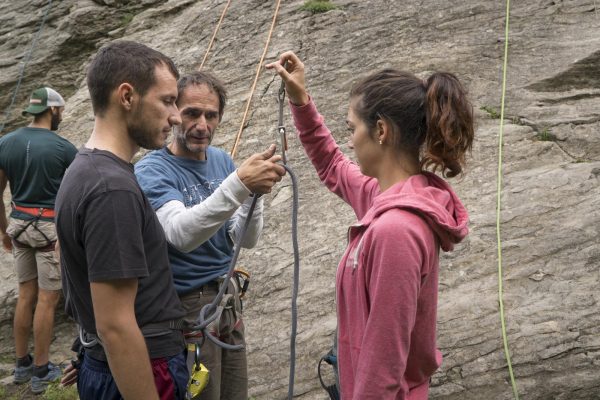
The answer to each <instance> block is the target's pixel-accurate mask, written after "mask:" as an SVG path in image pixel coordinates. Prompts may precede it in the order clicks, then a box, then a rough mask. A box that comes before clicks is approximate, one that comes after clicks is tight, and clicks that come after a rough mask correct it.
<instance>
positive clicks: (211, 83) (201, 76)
mask: <svg viewBox="0 0 600 400" xmlns="http://www.w3.org/2000/svg"><path fill="white" fill-rule="evenodd" d="M191 85H198V86H200V85H206V86H207V87H208V88H209V89H210V90H211V91H213V92H214V93H215V94H216V95H217V97H218V98H219V121H220V120H221V119H222V118H223V112H224V110H225V104H226V103H227V91H226V90H225V86H224V85H223V82H221V81H220V80H219V79H218V78H217V77H216V76H214V75H212V74H210V73H208V72H203V71H195V72H192V73H189V74H187V75H184V76H182V77H181V79H179V81H177V92H178V94H177V101H176V103H177V105H178V106H179V100H180V99H181V95H182V94H183V91H184V90H185V88H187V87H189V86H191Z"/></svg>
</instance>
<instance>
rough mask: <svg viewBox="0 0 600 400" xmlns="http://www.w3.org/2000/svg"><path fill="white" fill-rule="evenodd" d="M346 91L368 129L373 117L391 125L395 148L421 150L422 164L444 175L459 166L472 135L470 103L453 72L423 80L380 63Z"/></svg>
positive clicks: (451, 174) (460, 169)
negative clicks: (383, 67)
mask: <svg viewBox="0 0 600 400" xmlns="http://www.w3.org/2000/svg"><path fill="white" fill-rule="evenodd" d="M350 97H351V98H354V99H356V100H357V101H355V103H354V108H355V109H354V111H355V112H356V113H357V114H358V116H359V117H360V118H362V119H363V120H364V121H365V123H366V124H367V126H368V127H370V128H371V132H374V130H373V128H374V127H375V125H376V123H377V120H378V119H380V118H382V119H385V120H387V121H388V122H389V123H390V124H391V125H392V127H393V133H394V137H393V141H392V143H393V145H394V146H395V147H396V149H398V150H399V151H408V152H412V153H416V154H419V153H420V154H421V157H420V164H421V168H425V169H426V168H431V169H432V170H433V171H434V172H435V171H436V170H437V169H440V170H441V172H442V175H444V176H445V177H453V176H456V175H458V174H460V173H462V171H463V167H464V165H465V154H466V152H467V151H469V150H470V149H471V146H472V143H473V137H474V128H473V107H472V106H471V104H470V103H469V101H468V99H467V97H466V91H465V90H464V88H463V86H462V84H461V83H460V82H459V80H458V79H457V78H456V76H454V75H453V74H450V73H446V72H436V73H434V74H432V75H431V76H430V77H429V78H427V80H422V79H419V78H417V77H416V76H415V75H413V74H411V73H409V72H404V71H398V70H395V69H384V70H382V71H379V72H376V73H374V74H372V75H369V76H368V77H366V78H364V79H363V80H362V81H360V82H358V83H357V84H356V85H355V86H354V87H353V88H352V90H351V92H350Z"/></svg>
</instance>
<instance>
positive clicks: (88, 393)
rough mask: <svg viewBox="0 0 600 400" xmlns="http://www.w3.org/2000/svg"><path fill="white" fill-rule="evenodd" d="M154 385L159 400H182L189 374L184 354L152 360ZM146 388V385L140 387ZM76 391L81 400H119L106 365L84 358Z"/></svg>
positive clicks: (115, 386) (114, 383)
mask: <svg viewBox="0 0 600 400" xmlns="http://www.w3.org/2000/svg"><path fill="white" fill-rule="evenodd" d="M151 363H152V373H153V374H154V383H155V385H156V388H157V389H158V395H159V396H160V399H161V400H173V399H176V400H183V399H185V392H186V389H187V384H188V379H189V374H188V369H187V365H186V353H185V352H183V353H181V354H178V355H176V356H173V357H168V358H155V359H152V360H151ZM141 384H146V383H141ZM77 390H78V392H79V398H80V399H81V400H96V399H102V400H121V399H123V397H122V396H121V393H119V389H117V384H116V382H115V380H114V379H113V377H112V375H111V373H110V369H109V367H108V363H106V362H104V361H99V360H96V359H95V358H92V357H89V356H87V355H84V358H83V363H82V364H81V369H80V370H79V377H78V380H77Z"/></svg>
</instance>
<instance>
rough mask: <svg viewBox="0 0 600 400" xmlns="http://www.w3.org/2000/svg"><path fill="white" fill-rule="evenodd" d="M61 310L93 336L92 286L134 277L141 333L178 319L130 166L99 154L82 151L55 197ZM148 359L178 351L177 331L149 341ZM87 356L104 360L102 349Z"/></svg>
mask: <svg viewBox="0 0 600 400" xmlns="http://www.w3.org/2000/svg"><path fill="white" fill-rule="evenodd" d="M55 210H56V228H57V233H58V238H59V241H60V247H61V264H62V278H63V291H64V293H65V298H66V301H65V303H66V304H65V309H66V312H67V314H68V315H69V316H71V317H73V318H74V319H75V320H76V321H77V323H79V325H81V326H82V327H83V328H84V329H85V330H86V331H87V332H92V333H95V332H96V324H95V320H94V312H93V307H92V298H91V291H90V282H101V281H108V280H113V279H128V278H139V282H138V292H137V296H136V299H135V314H136V318H137V322H138V325H139V326H140V327H142V328H143V327H144V326H147V325H148V324H155V323H159V322H164V321H169V320H175V319H178V318H181V317H182V316H183V315H184V314H185V312H184V310H183V308H182V306H181V303H180V302H179V298H178V297H177V293H176V292H175V286H174V285H173V278H172V275H171V270H170V267H169V259H168V255H167V241H166V238H165V234H164V231H163V229H162V227H161V225H160V223H159V221H158V218H157V217H156V214H155V212H154V210H153V209H152V207H151V206H150V203H149V202H148V200H147V199H146V196H145V195H144V194H143V192H142V190H141V189H140V187H139V185H138V183H137V181H136V179H135V175H134V173H133V165H132V164H130V163H127V162H125V161H123V160H121V159H120V158H118V157H117V156H115V155H114V154H112V153H110V152H107V151H102V150H95V149H94V150H90V149H81V150H80V151H79V153H78V154H77V156H76V157H75V160H74V161H73V163H72V164H71V166H70V167H69V169H68V170H67V172H66V174H65V176H64V179H63V181H62V184H61V186H60V189H59V191H58V195H57V197H56V207H55ZM146 344H147V346H148V352H149V354H150V358H159V357H168V356H172V355H175V354H178V353H180V352H181V351H183V348H184V346H185V345H184V341H183V335H182V333H181V331H172V332H171V333H170V334H169V335H165V336H159V337H153V338H146ZM88 351H90V355H92V356H93V357H96V358H100V359H105V356H104V354H103V352H102V349H101V348H94V349H91V350H88Z"/></svg>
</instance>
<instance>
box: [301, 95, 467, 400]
mask: <svg viewBox="0 0 600 400" xmlns="http://www.w3.org/2000/svg"><path fill="white" fill-rule="evenodd" d="M291 110H292V115H293V117H294V122H295V124H296V128H297V130H298V132H299V135H300V140H301V141H302V144H303V145H304V149H305V150H306V153H307V154H308V157H309V158H310V159H311V161H312V163H313V165H314V166H315V168H316V170H317V172H318V174H319V177H320V178H321V181H322V182H323V183H324V184H325V185H326V186H327V187H328V188H329V190H331V191H332V192H334V193H336V194H337V195H338V196H340V197H341V198H342V199H343V200H344V201H346V202H347V203H348V204H349V205H350V206H351V207H352V208H353V209H354V212H355V213H356V216H357V218H358V222H357V223H356V224H354V225H352V226H351V227H350V228H349V230H348V247H347V249H346V252H345V253H344V256H343V257H342V260H341V262H340V264H339V266H338V270H337V277H336V288H337V292H336V300H337V314H338V367H339V374H340V386H341V394H342V399H343V400H367V399H373V400H375V399H376V400H385V399H395V400H399V399H410V400H422V399H427V394H428V390H429V379H430V377H431V376H432V375H433V373H434V372H435V370H436V369H437V368H438V367H439V365H440V364H441V361H442V356H441V353H440V352H439V351H438V350H437V348H436V342H435V331H436V311H437V295H438V263H439V248H440V247H441V248H442V249H443V250H445V251H450V250H452V248H453V244H454V243H458V242H460V241H461V240H462V239H463V238H464V237H465V236H466V235H467V233H468V229H467V220H468V215H467V211H466V210H465V208H464V206H463V205H462V204H461V202H460V200H459V199H458V197H457V196H456V195H455V194H454V192H453V191H452V189H451V188H450V186H449V185H448V184H447V183H446V182H445V181H444V180H442V179H441V178H439V177H437V176H436V175H434V174H432V173H428V172H424V173H422V174H420V175H415V176H412V177H410V178H409V179H408V180H406V181H404V182H398V183H396V184H395V185H393V186H392V187H390V188H389V189H388V190H386V191H385V192H383V193H381V192H380V189H379V184H378V182H377V181H376V180H375V179H373V178H369V177H366V176H364V175H362V174H361V172H360V168H359V167H358V166H357V165H356V164H354V163H353V162H351V161H350V160H349V159H348V158H347V157H346V156H344V154H343V153H342V152H341V151H340V150H339V148H338V146H337V144H336V143H335V140H334V139H333V137H332V136H331V133H330V131H329V130H328V129H327V127H326V126H325V124H324V122H323V117H322V116H321V115H320V114H319V113H318V111H317V109H316V107H315V105H314V103H313V102H312V100H311V102H310V103H309V104H307V105H305V106H302V107H296V106H294V105H291Z"/></svg>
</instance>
